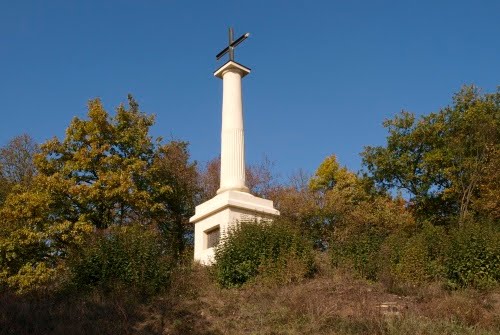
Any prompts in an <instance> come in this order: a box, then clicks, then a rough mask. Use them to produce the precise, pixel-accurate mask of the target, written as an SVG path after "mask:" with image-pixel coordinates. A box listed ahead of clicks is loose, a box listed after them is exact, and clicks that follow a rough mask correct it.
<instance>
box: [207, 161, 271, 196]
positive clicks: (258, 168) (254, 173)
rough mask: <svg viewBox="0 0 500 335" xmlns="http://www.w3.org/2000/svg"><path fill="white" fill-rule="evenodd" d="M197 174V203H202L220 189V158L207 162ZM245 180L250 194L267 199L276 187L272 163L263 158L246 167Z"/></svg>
mask: <svg viewBox="0 0 500 335" xmlns="http://www.w3.org/2000/svg"><path fill="white" fill-rule="evenodd" d="M198 174H199V177H198V185H199V190H200V193H199V199H198V203H202V202H204V201H207V200H209V199H211V198H212V197H214V196H215V195H216V194H217V190H218V189H219V187H220V157H217V158H214V159H211V160H210V161H208V162H207V163H206V164H205V165H204V166H203V167H202V168H201V169H200V170H199V171H198ZM245 180H246V185H247V187H248V188H249V190H250V192H251V193H252V194H254V195H256V196H258V197H262V198H266V199H268V198H269V196H270V193H271V191H272V189H273V188H274V187H275V186H276V176H275V175H274V173H273V162H272V161H271V160H269V159H268V158H267V157H264V158H263V160H262V161H261V162H259V163H256V164H251V165H247V166H246V168H245Z"/></svg>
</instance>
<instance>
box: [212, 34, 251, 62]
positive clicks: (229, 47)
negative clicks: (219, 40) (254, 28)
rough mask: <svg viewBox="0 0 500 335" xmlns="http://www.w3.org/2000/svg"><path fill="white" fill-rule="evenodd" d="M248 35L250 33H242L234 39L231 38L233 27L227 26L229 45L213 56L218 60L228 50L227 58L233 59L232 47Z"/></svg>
mask: <svg viewBox="0 0 500 335" xmlns="http://www.w3.org/2000/svg"><path fill="white" fill-rule="evenodd" d="M248 36H250V33H246V34H243V35H241V36H240V37H238V39H237V40H236V41H235V40H233V28H229V45H228V46H227V47H226V48H225V49H224V50H222V51H221V52H219V53H218V54H217V56H215V58H216V59H217V60H219V59H220V58H221V57H222V56H224V55H225V54H227V53H228V52H229V60H232V61H234V48H236V47H237V46H238V44H240V43H241V42H243V41H244V40H246V39H247V38H248Z"/></svg>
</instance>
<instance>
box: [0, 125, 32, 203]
mask: <svg viewBox="0 0 500 335" xmlns="http://www.w3.org/2000/svg"><path fill="white" fill-rule="evenodd" d="M38 150H39V148H38V145H37V144H36V143H35V141H34V140H33V139H32V138H31V137H30V136H29V135H27V134H23V135H19V136H16V137H14V138H13V139H11V140H10V141H9V142H8V143H7V144H6V145H5V146H3V147H1V148H0V205H1V204H2V203H3V202H4V201H5V198H6V197H7V194H9V193H10V191H11V190H12V188H13V187H14V186H15V185H19V186H21V187H24V188H26V187H28V186H29V185H30V184H31V182H32V180H33V178H34V177H35V174H36V167H35V164H34V162H33V157H34V155H35V154H36V153H37V152H38Z"/></svg>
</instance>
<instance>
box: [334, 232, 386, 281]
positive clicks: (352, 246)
mask: <svg viewBox="0 0 500 335" xmlns="http://www.w3.org/2000/svg"><path fill="white" fill-rule="evenodd" d="M387 234H388V231H386V230H385V229H384V228H381V227H377V226H375V225H370V224H364V225H359V226H355V227H354V226H353V227H349V228H348V229H342V230H338V231H336V232H335V234H334V236H333V238H332V242H331V245H330V253H331V258H332V264H333V266H335V267H339V266H340V267H349V268H353V269H354V270H356V271H357V272H358V273H359V274H360V275H361V276H363V277H365V278H367V279H372V280H375V279H376V278H377V273H378V271H379V266H380V262H379V259H378V257H379V250H380V247H381V245H382V243H383V241H384V240H385V238H386V236H387Z"/></svg>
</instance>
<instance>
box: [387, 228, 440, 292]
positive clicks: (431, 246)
mask: <svg viewBox="0 0 500 335" xmlns="http://www.w3.org/2000/svg"><path fill="white" fill-rule="evenodd" d="M447 245H448V236H447V235H446V233H445V231H444V229H443V228H442V227H436V226H432V225H431V224H428V223H425V224H424V225H423V226H422V228H421V229H419V230H418V231H417V232H413V234H410V233H408V232H405V231H400V232H396V233H395V234H392V235H390V236H389V237H388V238H387V239H386V240H385V241H384V243H383V245H382V247H381V249H380V258H379V259H380V261H381V266H380V274H379V277H380V278H382V279H383V281H385V282H386V284H388V282H390V284H392V285H394V284H395V285H397V286H408V285H410V286H416V285H420V284H422V283H425V282H427V281H430V280H434V279H438V278H443V277H444V275H445V269H444V258H445V255H446V250H447V248H448V247H447Z"/></svg>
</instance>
